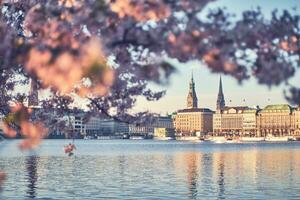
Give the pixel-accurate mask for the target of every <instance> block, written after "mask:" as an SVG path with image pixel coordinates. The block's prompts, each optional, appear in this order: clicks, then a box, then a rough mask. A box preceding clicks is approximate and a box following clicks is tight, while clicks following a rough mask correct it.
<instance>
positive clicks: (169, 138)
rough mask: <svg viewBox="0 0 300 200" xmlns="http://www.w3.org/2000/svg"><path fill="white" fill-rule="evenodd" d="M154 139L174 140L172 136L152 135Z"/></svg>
mask: <svg viewBox="0 0 300 200" xmlns="http://www.w3.org/2000/svg"><path fill="white" fill-rule="evenodd" d="M153 139H154V140H162V141H166V140H174V138H172V137H154V138H153Z"/></svg>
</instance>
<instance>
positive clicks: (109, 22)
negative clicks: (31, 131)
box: [0, 0, 300, 131]
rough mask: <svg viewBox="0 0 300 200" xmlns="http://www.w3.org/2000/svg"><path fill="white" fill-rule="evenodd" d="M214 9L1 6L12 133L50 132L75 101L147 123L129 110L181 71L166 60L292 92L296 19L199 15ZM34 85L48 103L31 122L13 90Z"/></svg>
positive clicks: (27, 1) (116, 3)
mask: <svg viewBox="0 0 300 200" xmlns="http://www.w3.org/2000/svg"><path fill="white" fill-rule="evenodd" d="M210 2H212V0H175V1H174V0H19V1H18V0H0V4H1V10H0V11H1V12H0V76H1V77H0V94H1V95H0V111H1V113H2V114H3V115H5V116H8V115H9V113H11V114H12V113H13V117H11V119H10V120H7V121H6V122H7V123H6V124H7V126H8V127H6V128H8V131H12V130H11V129H20V130H21V131H22V125H21V123H20V120H21V121H22V120H29V121H30V120H31V121H41V122H43V123H44V124H45V126H47V127H51V124H55V123H56V121H55V120H54V119H53V118H51V117H49V113H51V114H55V115H57V116H59V115H61V114H64V113H66V112H69V111H70V110H71V109H70V108H71V105H72V102H73V100H74V98H82V99H85V100H86V101H84V102H86V105H87V106H88V107H89V108H90V111H91V112H97V113H100V114H103V115H108V116H112V117H113V118H115V119H117V120H122V121H133V120H136V119H144V120H148V118H147V116H149V113H148V112H146V111H145V112H142V113H137V114H134V115H133V114H132V113H131V108H132V107H133V106H134V105H135V103H136V100H137V97H138V96H143V97H145V98H146V99H147V100H149V101H155V100H158V99H160V98H161V97H162V96H163V95H164V94H165V92H164V91H161V92H154V91H152V90H151V89H149V85H148V84H149V83H150V82H154V83H157V84H166V83H168V78H169V77H170V75H171V74H172V73H173V72H174V71H175V68H174V66H172V65H171V64H170V63H169V62H168V59H166V58H172V59H177V60H178V61H179V62H182V63H186V62H188V61H191V60H198V61H200V62H202V63H203V64H205V65H206V66H207V67H208V68H209V69H211V71H212V72H218V73H224V74H227V75H230V76H232V77H234V78H236V79H237V80H238V81H239V82H242V81H244V80H247V79H248V78H249V77H251V76H253V77H255V78H256V79H257V80H258V82H259V83H261V84H265V85H268V86H272V85H279V84H281V83H286V84H287V85H288V84H289V79H290V78H291V77H293V76H294V74H295V72H296V70H297V69H298V68H299V52H300V48H299V47H300V46H299V44H300V41H299V39H300V38H299V37H300V35H299V34H300V32H299V15H298V14H297V13H296V12H295V11H294V10H292V9H291V10H284V11H283V12H278V11H276V10H275V11H274V12H272V16H271V18H266V17H264V15H263V13H262V11H261V10H260V9H259V8H258V9H254V10H248V11H244V12H243V15H242V18H240V19H237V18H234V15H233V14H231V13H228V12H227V11H226V9H224V8H216V9H212V10H210V11H209V12H208V13H207V15H206V16H205V17H200V15H201V14H203V12H204V11H203V9H204V8H205V7H206V6H207V5H209V3H210ZM30 78H32V79H34V80H36V81H37V83H38V88H39V89H40V90H43V89H49V93H50V94H51V95H49V98H47V99H45V100H43V102H42V105H41V106H42V109H41V110H40V111H37V112H35V114H34V116H31V117H29V118H28V117H25V118H18V120H19V121H18V120H16V116H15V115H16V113H17V112H19V111H20V110H22V109H23V108H22V107H21V106H19V107H18V109H14V110H11V108H10V106H11V104H12V102H20V99H24V98H25V99H26V98H28V96H27V95H28V94H24V93H22V92H18V93H16V92H15V88H16V86H18V85H24V84H27V83H28V81H29V79H30ZM289 87H290V90H289V91H287V92H286V96H287V99H288V100H289V101H290V102H291V103H293V104H299V103H300V90H299V88H296V87H294V86H291V85H289ZM60 111H61V112H60ZM33 119H34V120H33ZM141 123H142V122H141ZM27 128H28V127H27ZM39 128H40V127H39ZM23 129H24V127H23Z"/></svg>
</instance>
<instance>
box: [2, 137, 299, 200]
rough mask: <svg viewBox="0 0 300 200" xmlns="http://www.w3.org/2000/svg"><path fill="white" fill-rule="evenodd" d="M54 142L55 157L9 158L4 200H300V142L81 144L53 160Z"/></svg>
mask: <svg viewBox="0 0 300 200" xmlns="http://www.w3.org/2000/svg"><path fill="white" fill-rule="evenodd" d="M80 142H81V141H78V143H80ZM97 142H98V141H97ZM49 143H51V145H48V146H46V148H47V151H46V150H43V152H50V153H49V154H50V155H48V154H47V155H41V154H40V153H39V154H38V157H36V156H30V157H24V156H23V155H21V156H19V157H16V156H15V157H9V156H5V155H4V154H2V155H3V156H1V162H0V167H1V168H3V170H5V172H6V173H7V175H8V179H7V181H6V182H5V185H4V186H5V187H4V188H3V192H2V193H1V194H0V199H10V198H11V199H29V198H31V199H35V198H36V199H64V200H69V199H70V200H71V199H72V200H73V199H78V200H79V199H162V200H168V199H193V200H194V199H259V200H263V199H300V195H299V194H300V189H299V188H300V174H299V171H300V156H299V155H300V145H299V146H292V145H293V144H287V145H286V146H284V147H282V146H281V147H280V146H277V145H274V146H267V147H266V145H263V144H259V145H252V146H250V145H249V146H245V145H246V144H244V146H241V145H240V146H238V145H236V146H234V145H224V146H221V145H219V146H216V145H206V146H205V145H203V144H202V145H201V144H199V145H198V146H196V147H197V148H195V145H189V144H186V143H184V144H183V145H182V146H181V143H173V146H172V145H170V144H169V143H166V144H162V143H160V144H158V145H157V144H156V143H155V142H153V143H150V142H149V145H148V144H143V145H141V144H139V143H136V144H131V145H127V146H126V148H124V146H125V144H126V143H125V142H123V141H122V142H120V144H121V145H120V147H119V146H114V145H113V144H106V145H103V143H96V142H95V144H86V141H82V143H80V144H79V145H81V146H80V152H78V154H77V155H76V156H75V157H71V158H69V157H66V156H65V155H64V154H63V153H62V154H59V153H60V152H61V151H59V153H57V154H54V155H51V153H52V152H53V151H55V149H59V150H61V146H62V145H59V144H60V143H58V141H53V142H52V141H51V142H49ZM99 144H100V145H99ZM296 144H300V143H296ZM55 145H57V146H55ZM122 145H123V146H122ZM288 145H290V146H288ZM174 146H175V147H174ZM245 147H247V148H245ZM108 148H110V150H109V151H108V150H107V149H108ZM228 148H230V149H228ZM53 149H54V150H53ZM149 149H151V150H149ZM152 149H153V150H152ZM52 150H53V151H52ZM44 154H46V153H44ZM80 154H83V155H80ZM10 155H11V154H10ZM24 178H25V179H24ZM62 186H63V187H62ZM284 191H286V192H284ZM1 195H2V196H1ZM1 197H3V198H1Z"/></svg>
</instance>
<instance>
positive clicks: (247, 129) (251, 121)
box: [243, 107, 259, 137]
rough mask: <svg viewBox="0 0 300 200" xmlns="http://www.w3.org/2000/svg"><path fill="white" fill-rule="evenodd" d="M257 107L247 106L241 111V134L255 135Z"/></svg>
mask: <svg viewBox="0 0 300 200" xmlns="http://www.w3.org/2000/svg"><path fill="white" fill-rule="evenodd" d="M258 111H259V107H256V108H248V109H245V110H244V111H243V136H247V137H256V136H258V134H257V127H256V126H257V121H256V120H257V112H258Z"/></svg>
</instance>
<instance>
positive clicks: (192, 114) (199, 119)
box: [174, 108, 213, 136]
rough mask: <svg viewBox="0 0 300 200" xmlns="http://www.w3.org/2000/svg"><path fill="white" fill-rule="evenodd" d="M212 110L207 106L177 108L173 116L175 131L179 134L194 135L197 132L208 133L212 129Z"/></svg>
mask: <svg viewBox="0 0 300 200" xmlns="http://www.w3.org/2000/svg"><path fill="white" fill-rule="evenodd" d="M212 121H213V111H211V110H210V109H208V108H193V109H183V110H179V111H178V112H177V114H176V117H175V121H174V124H175V129H176V133H177V134H179V135H181V136H195V135H196V133H197V132H200V133H201V134H208V133H210V132H212V130H213V125H212Z"/></svg>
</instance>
